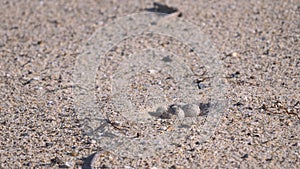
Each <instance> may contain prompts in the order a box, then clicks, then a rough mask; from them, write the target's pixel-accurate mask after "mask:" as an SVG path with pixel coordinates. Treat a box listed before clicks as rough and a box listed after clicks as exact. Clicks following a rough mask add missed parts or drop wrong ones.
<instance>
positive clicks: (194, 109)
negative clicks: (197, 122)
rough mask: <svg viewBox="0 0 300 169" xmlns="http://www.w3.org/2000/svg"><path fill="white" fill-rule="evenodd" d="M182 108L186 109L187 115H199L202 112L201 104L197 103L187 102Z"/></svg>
mask: <svg viewBox="0 0 300 169" xmlns="http://www.w3.org/2000/svg"><path fill="white" fill-rule="evenodd" d="M181 109H182V110H183V111H184V114H185V117H197V116H199V115H200V113H201V110H200V108H199V106H198V105H196V104H186V105H184V106H182V107H181Z"/></svg>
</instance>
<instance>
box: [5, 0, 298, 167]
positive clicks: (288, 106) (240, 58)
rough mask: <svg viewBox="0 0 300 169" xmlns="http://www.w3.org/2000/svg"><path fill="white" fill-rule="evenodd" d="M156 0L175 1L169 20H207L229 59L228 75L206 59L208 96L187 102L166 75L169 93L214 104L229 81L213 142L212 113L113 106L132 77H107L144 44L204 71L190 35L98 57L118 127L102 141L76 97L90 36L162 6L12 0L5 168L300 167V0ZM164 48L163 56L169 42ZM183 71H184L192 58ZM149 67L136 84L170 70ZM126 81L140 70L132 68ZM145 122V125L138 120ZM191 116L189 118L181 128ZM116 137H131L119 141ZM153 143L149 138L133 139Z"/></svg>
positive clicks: (144, 39)
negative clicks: (161, 113) (162, 114)
mask: <svg viewBox="0 0 300 169" xmlns="http://www.w3.org/2000/svg"><path fill="white" fill-rule="evenodd" d="M157 2H160V3H161V4H167V5H168V6H169V7H172V8H171V10H169V12H170V13H171V14H169V16H167V17H169V18H170V19H167V20H172V18H175V19H176V18H178V19H181V20H185V21H188V22H190V23H193V24H194V25H197V26H198V28H199V29H200V30H201V33H202V34H203V35H205V38H204V39H208V40H210V41H211V43H212V44H213V45H212V46H213V47H214V50H216V51H217V55H214V57H216V59H217V60H218V63H221V65H220V67H219V68H218V71H217V73H218V76H216V74H214V70H215V69H207V70H208V71H207V73H208V76H210V75H211V76H213V78H212V79H210V78H208V79H207V80H206V81H205V80H204V81H203V82H202V81H201V80H203V79H198V81H197V79H196V86H195V87H196V88H195V89H194V88H193V91H199V92H202V94H201V96H203V97H201V99H202V100H201V99H199V100H197V99H194V96H193V97H191V98H193V99H190V100H188V99H187V98H188V97H187V96H186V95H185V94H182V93H184V91H185V88H183V89H180V86H181V85H178V84H177V85H176V84H174V83H173V81H172V79H171V80H170V81H162V82H161V83H160V85H161V86H165V87H167V88H166V92H167V93H166V95H165V96H168V97H169V98H173V97H175V96H176V97H178V99H179V100H180V99H182V100H181V102H184V101H186V102H193V100H196V101H195V103H194V104H200V103H202V104H203V105H205V103H207V104H206V106H212V107H213V106H214V105H213V104H212V105H209V103H210V102H213V100H211V99H212V98H210V97H209V96H216V95H207V96H208V97H207V98H206V94H208V93H210V92H211V91H215V90H213V89H214V87H215V86H214V85H212V86H211V85H210V84H215V83H216V81H214V80H216V79H221V81H222V85H224V92H222V95H221V96H222V98H224V100H225V101H226V104H225V105H224V106H223V109H222V110H220V111H218V112H222V114H221V116H218V117H217V118H219V120H220V122H219V123H217V125H216V126H215V128H214V130H213V131H214V133H213V134H212V135H211V136H210V137H209V138H208V139H207V140H206V141H205V142H202V141H201V139H202V138H203V133H202V132H201V131H199V130H201V129H203V128H205V127H206V126H205V124H204V123H205V119H206V118H208V117H209V115H210V114H209V113H210V112H209V111H208V112H206V113H207V114H206V115H204V116H199V117H198V118H197V119H193V118H192V119H185V121H184V120H183V122H182V120H181V121H180V119H176V118H175V119H171V120H169V119H159V118H155V117H148V116H147V118H142V117H144V116H142V117H137V119H135V117H136V116H135V114H128V112H127V114H126V113H125V117H126V118H124V117H123V116H120V114H113V113H114V112H111V111H112V110H115V109H121V112H122V111H125V112H126V111H127V110H128V108H127V107H126V106H125V107H122V106H121V107H120V106H119V105H118V103H120V102H121V103H122V102H123V100H124V99H123V100H122V99H119V98H123V96H117V95H111V89H114V90H113V91H122V90H121V88H118V85H117V84H122V83H120V80H118V79H122V77H123V73H124V71H123V70H122V69H121V70H122V71H121V73H120V71H119V76H115V77H117V78H115V79H105V78H103V77H107V76H110V75H115V74H117V75H118V70H120V69H118V70H117V69H114V64H115V67H117V66H118V65H121V66H120V67H121V68H122V67H123V68H125V69H126V68H127V67H126V64H124V63H126V61H127V62H128V63H132V62H130V59H129V61H128V60H126V57H130V56H131V57H134V58H136V57H138V56H141V55H142V54H143V53H144V54H145V53H146V54H149V53H147V52H145V51H143V50H144V49H146V48H155V49H157V51H164V52H165V53H166V52H168V51H169V52H173V55H171V54H170V55H169V57H168V58H165V59H164V60H165V63H164V64H167V63H168V61H170V59H171V60H172V59H175V60H176V57H177V56H178V58H179V59H178V58H177V60H178V62H179V63H184V64H185V65H189V66H190V67H192V66H195V70H198V72H201V76H200V75H197V77H199V78H201V77H204V75H202V73H204V72H205V70H204V69H203V70H202V69H201V64H202V65H205V63H206V62H202V61H203V60H202V61H201V57H196V54H195V53H197V52H194V53H193V52H191V51H190V49H189V48H186V47H185V46H184V42H179V41H176V40H174V39H172V38H170V37H164V36H158V35H151V34H150V35H149V34H145V35H143V36H140V37H133V38H129V39H126V40H124V41H122V42H121V43H120V44H117V45H116V46H115V47H114V48H112V49H111V50H110V51H109V52H107V53H106V54H105V56H104V59H102V60H100V62H99V63H101V62H102V61H103V62H105V64H99V67H98V68H97V71H96V72H95V74H96V78H95V86H97V85H98V87H97V88H95V89H93V92H94V93H95V96H96V97H95V98H96V99H97V103H99V105H100V107H99V112H105V116H103V114H100V115H99V116H100V117H102V116H103V117H107V119H106V123H105V124H109V125H106V128H105V127H104V128H105V130H107V131H108V133H109V132H112V133H113V134H114V135H112V137H111V139H109V137H106V138H103V139H97V138H95V135H88V134H87V132H86V131H87V130H86V121H84V119H83V117H84V115H83V114H80V111H79V110H78V106H77V101H78V97H79V96H78V93H76V89H77V87H78V86H76V85H77V84H76V83H75V82H74V71H75V72H76V68H75V67H76V63H78V58H79V57H80V56H82V53H84V52H85V51H86V46H87V44H86V42H87V41H88V40H89V39H90V38H91V37H93V36H94V35H95V34H96V33H97V30H99V29H101V28H105V27H107V26H108V25H109V24H110V23H113V22H114V21H116V20H117V19H118V18H122V17H124V16H127V15H130V14H134V13H140V12H145V11H150V12H151V11H152V12H153V11H157V10H158V9H157V8H158V7H157V6H154V5H153V2H152V1H144V2H140V1H129V2H125V1H124V2H116V1H108V0H105V1H85V2H76V1H70V2H56V1H49V2H46V1H30V2H25V1H21V2H12V1H2V2H0V4H1V5H0V16H1V17H0V58H1V59H0V85H1V90H0V91H1V92H0V98H1V101H0V123H1V125H0V130H1V135H0V144H1V149H0V168H26V167H27V168H153V169H154V168H300V158H299V157H300V155H299V149H300V147H299V131H300V124H299V123H300V95H299V92H300V74H299V72H300V52H299V47H300V42H299V35H300V28H299V20H300V2H299V1H275V2H274V1H271V0H269V1H254V0H253V1H252V0H251V1H247V2H246V1H233V0H226V1H214V2H209V3H208V2H204V1H185V2H181V1H177V0H176V1H157ZM175 9H176V10H175ZM173 12H176V13H173ZM112 32H113V30H112ZM142 49H143V50H142ZM203 49H205V48H203ZM97 50H98V49H97ZM135 53H138V55H130V54H135ZM163 54H164V53H163ZM175 55H176V56H175ZM122 56H124V57H122ZM145 56H149V55H145ZM157 56H160V57H163V56H162V55H160V54H159V52H158V54H157ZM205 56H207V55H205ZM124 58H125V59H124ZM134 58H133V60H134ZM193 58H194V59H197V58H198V59H199V60H197V61H195V62H196V63H201V64H199V65H200V67H197V66H196V65H193V64H191V63H192V60H193ZM202 58H203V57H202ZM184 60H186V61H185V62H184ZM114 61H116V62H114ZM108 63H109V64H108ZM122 63H123V66H122ZM143 64H145V63H144V62H143ZM101 65H102V66H101ZM103 65H104V66H103ZM152 65H153V64H152ZM205 66H207V65H205ZM158 67H159V66H158ZM177 67H178V66H177ZM137 70H139V69H137ZM172 70H173V69H170V70H168V71H172ZM175 70H182V71H183V72H184V70H185V68H180V69H179V68H175ZM146 72H147V71H146ZM151 72H152V73H154V75H153V74H151ZM148 73H149V76H148V75H146V74H143V77H142V78H141V77H139V75H135V78H136V79H135V80H134V81H131V82H132V84H136V87H139V85H141V84H151V82H153V81H155V82H157V80H158V79H161V77H167V75H166V74H168V72H160V74H159V75H158V76H155V67H154V68H153V67H152V68H151V69H149V70H148ZM187 74H189V73H187ZM179 76H180V75H178V77H179ZM124 77H126V76H124ZM216 77H217V78H216ZM151 78H152V79H151ZM179 79H180V78H179ZM127 80H130V78H127V77H126V78H125V81H127ZM121 81H122V80H121ZM199 81H201V82H200V83H201V85H200V87H198V86H197V83H198V82H199ZM133 82H137V83H133ZM179 84H181V83H179ZM182 84H184V83H182ZM189 84H191V83H189ZM198 85H199V84H198ZM120 86H121V87H122V85H120ZM154 86H155V85H154ZM125 87H126V86H125ZM170 88H173V89H174V91H181V92H176V93H181V94H182V95H180V94H175V95H174V92H173V93H172V92H170V91H171V90H170ZM198 88H199V89H198ZM196 89H197V90H196ZM140 90H142V89H140V88H139V89H138V91H140ZM152 90H153V92H151V91H152ZM159 90H160V88H155V87H153V88H151V86H150V88H148V89H147V90H146V93H147V94H149V95H150V96H151V97H154V96H155V95H154V94H153V93H156V94H159V92H158V91H159ZM74 91H75V92H74ZM124 92H129V91H128V90H124ZM135 92H136V90H133V91H131V92H129V93H130V94H132V96H131V98H132V101H131V102H132V103H134V106H133V107H134V108H137V109H138V110H139V111H140V112H143V113H144V114H145V115H147V113H148V114H149V112H152V111H154V110H156V108H157V106H158V104H159V103H163V105H162V106H167V105H171V104H173V103H174V98H173V99H169V100H168V99H166V98H167V97H166V98H165V99H162V98H164V97H161V96H160V97H157V98H159V99H158V100H152V101H150V102H146V103H147V104H144V103H145V101H142V100H143V97H145V96H146V95H145V93H144V94H143V93H140V94H139V93H138V92H136V93H135ZM151 94H152V95H151ZM111 96H113V97H112V98H111ZM218 96H219V95H218ZM108 98H109V99H108ZM213 98H214V97H213ZM160 99H162V100H160ZM185 99H187V100H185ZM146 100H147V99H146ZM104 103H105V104H104ZM101 105H103V106H101ZM125 105H126V104H125ZM145 105H146V106H145ZM149 105H152V106H149ZM203 105H202V106H203ZM114 106H115V107H114ZM118 106H119V107H118ZM204 107H205V106H204ZM208 110H212V109H208ZM129 113H130V111H129ZM96 115H97V112H96ZM95 118H96V117H95ZM139 118H142V120H140V119H139ZM149 118H150V119H151V120H149V121H147V120H148V119H149ZM128 119H129V120H128ZM130 119H133V120H130ZM140 121H142V122H145V124H143V125H141V123H136V122H140ZM116 122H120V123H116ZM121 122H122V123H121ZM186 123H188V125H189V127H186V128H185V126H184V125H182V126H184V127H182V128H180V127H178V126H180V124H186ZM174 124H175V125H174ZM92 125H93V124H92ZM95 125H99V124H98V123H97V124H95ZM153 126H156V127H153ZM124 128H127V130H124ZM119 131H120V132H119ZM121 131H122V132H121ZM124 131H126V132H125V133H124ZM174 133H175V134H174ZM175 136H179V137H178V139H176V137H175ZM153 138H154V139H158V138H159V139H160V141H162V143H161V145H163V146H162V148H160V149H159V147H158V148H157V145H156V146H154V144H153ZM168 138H171V139H170V140H167V139H168ZM116 140H122V141H123V143H124V142H126V144H123V145H124V146H122V144H121V146H120V145H116V144H113V141H116ZM128 140H129V141H128ZM132 140H138V141H132ZM166 140H167V141H166ZM143 141H144V142H145V145H150V146H148V147H147V146H144V147H143V146H141V145H134V144H135V143H141V142H143ZM127 142H128V143H127ZM110 143H111V144H110ZM126 148H127V149H128V150H126ZM143 148H145V150H144V151H142V149H143ZM155 148H157V149H155ZM139 152H140V154H141V155H139Z"/></svg>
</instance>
